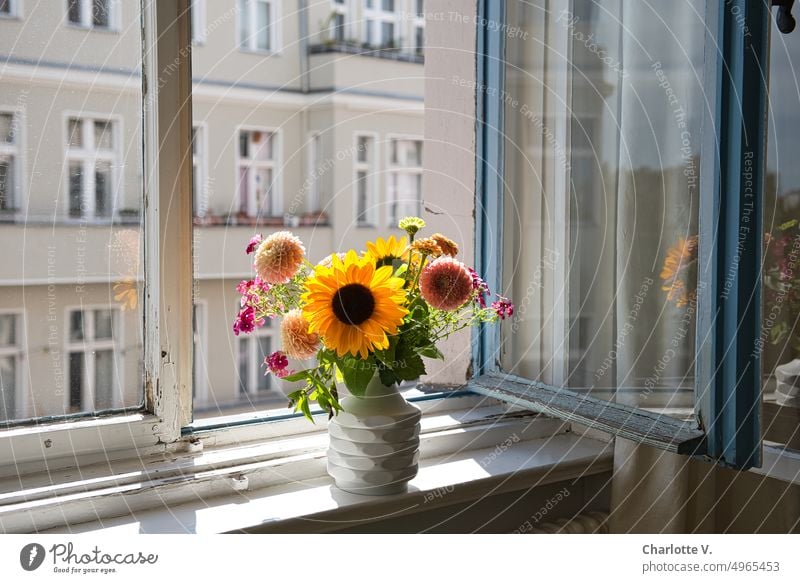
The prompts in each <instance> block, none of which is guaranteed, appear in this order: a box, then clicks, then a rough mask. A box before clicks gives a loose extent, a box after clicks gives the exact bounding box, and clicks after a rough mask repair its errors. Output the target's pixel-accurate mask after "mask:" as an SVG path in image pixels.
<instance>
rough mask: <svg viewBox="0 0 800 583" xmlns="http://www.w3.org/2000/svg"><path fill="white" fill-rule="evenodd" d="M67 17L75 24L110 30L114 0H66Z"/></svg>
mask: <svg viewBox="0 0 800 583" xmlns="http://www.w3.org/2000/svg"><path fill="white" fill-rule="evenodd" d="M67 18H68V20H69V22H70V23H71V24H74V25H77V26H83V27H86V28H100V29H106V30H111V29H112V28H113V22H114V0H67Z"/></svg>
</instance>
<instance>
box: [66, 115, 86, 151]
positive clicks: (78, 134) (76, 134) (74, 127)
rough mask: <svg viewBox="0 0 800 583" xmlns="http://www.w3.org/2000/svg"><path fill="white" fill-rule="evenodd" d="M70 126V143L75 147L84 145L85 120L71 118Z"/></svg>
mask: <svg viewBox="0 0 800 583" xmlns="http://www.w3.org/2000/svg"><path fill="white" fill-rule="evenodd" d="M68 125H69V127H68V132H69V133H68V135H69V142H68V143H69V145H70V146H71V147H73V148H82V147H83V121H82V120H79V119H75V118H70V120H69V124H68Z"/></svg>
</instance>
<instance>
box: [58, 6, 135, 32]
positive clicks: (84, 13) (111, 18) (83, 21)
mask: <svg viewBox="0 0 800 583" xmlns="http://www.w3.org/2000/svg"><path fill="white" fill-rule="evenodd" d="M62 1H64V0H62ZM76 2H78V6H79V9H80V22H73V21H72V20H70V19H69V3H70V0H66V1H65V2H64V6H65V10H64V20H65V22H66V23H67V26H70V27H74V28H83V29H87V30H97V31H105V32H118V31H119V28H120V26H119V23H120V14H119V12H120V9H121V6H119V5H118V4H117V0H107V2H108V26H97V25H95V24H94V21H93V19H92V5H93V4H94V2H93V0H76Z"/></svg>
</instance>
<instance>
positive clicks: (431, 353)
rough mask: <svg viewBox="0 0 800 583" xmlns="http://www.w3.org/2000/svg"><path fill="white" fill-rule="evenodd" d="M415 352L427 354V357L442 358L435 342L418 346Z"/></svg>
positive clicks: (422, 354) (421, 354) (442, 355)
mask: <svg viewBox="0 0 800 583" xmlns="http://www.w3.org/2000/svg"><path fill="white" fill-rule="evenodd" d="M417 354H419V355H420V356H427V357H428V358H438V359H439V360H444V354H442V351H441V350H439V349H438V348H436V345H435V344H429V345H427V346H423V347H421V348H418V349H417Z"/></svg>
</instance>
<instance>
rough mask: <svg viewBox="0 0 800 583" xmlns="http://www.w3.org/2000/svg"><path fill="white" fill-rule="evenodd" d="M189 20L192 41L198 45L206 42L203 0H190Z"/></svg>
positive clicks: (204, 3) (204, 4)
mask: <svg viewBox="0 0 800 583" xmlns="http://www.w3.org/2000/svg"><path fill="white" fill-rule="evenodd" d="M189 11H190V12H191V18H190V20H189V22H190V24H191V27H192V42H193V43H195V44H198V45H201V44H203V43H204V42H206V2H205V0H190V1H189Z"/></svg>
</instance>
